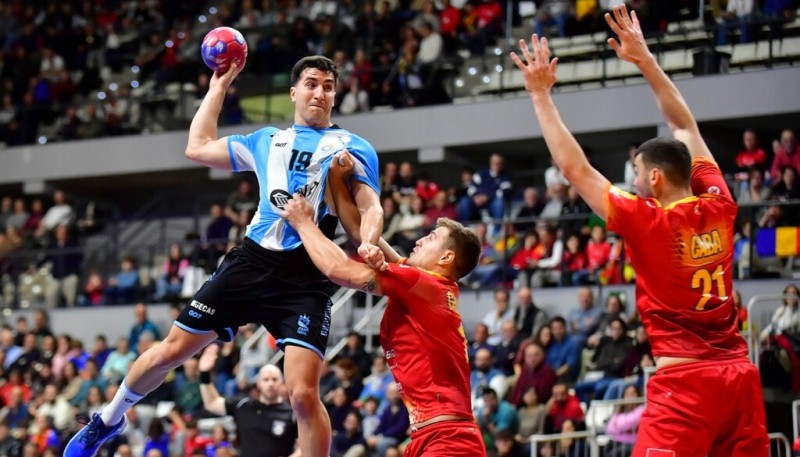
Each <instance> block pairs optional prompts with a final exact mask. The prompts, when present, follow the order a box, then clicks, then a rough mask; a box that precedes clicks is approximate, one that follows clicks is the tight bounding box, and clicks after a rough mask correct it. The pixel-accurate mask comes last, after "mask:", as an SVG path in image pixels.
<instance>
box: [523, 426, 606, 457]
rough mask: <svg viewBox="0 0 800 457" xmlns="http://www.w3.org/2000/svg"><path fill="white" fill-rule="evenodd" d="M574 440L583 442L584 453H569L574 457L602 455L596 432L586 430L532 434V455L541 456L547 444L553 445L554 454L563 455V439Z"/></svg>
mask: <svg viewBox="0 0 800 457" xmlns="http://www.w3.org/2000/svg"><path fill="white" fill-rule="evenodd" d="M568 439H571V440H573V441H572V443H573V444H576V443H581V442H582V443H583V454H582V455H576V454H569V455H572V456H574V457H597V456H599V455H600V450H599V448H598V447H597V438H596V437H595V435H594V433H592V432H590V431H584V432H571V433H557V434H553V435H533V436H531V457H539V456H540V453H539V451H540V450H541V449H543V448H544V447H545V446H553V447H554V448H553V453H552V455H554V456H555V455H563V451H564V450H563V449H561V440H568Z"/></svg>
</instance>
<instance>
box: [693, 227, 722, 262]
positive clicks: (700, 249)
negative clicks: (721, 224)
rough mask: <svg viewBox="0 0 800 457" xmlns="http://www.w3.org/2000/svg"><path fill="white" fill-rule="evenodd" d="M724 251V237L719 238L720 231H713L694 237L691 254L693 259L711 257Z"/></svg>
mask: <svg viewBox="0 0 800 457" xmlns="http://www.w3.org/2000/svg"><path fill="white" fill-rule="evenodd" d="M722 251H723V248H722V237H720V236H719V231H717V230H712V231H711V232H710V233H701V234H699V235H694V236H692V244H691V251H690V254H691V256H692V258H693V259H702V258H705V257H711V256H712V255H716V254H719V253H720V252H722Z"/></svg>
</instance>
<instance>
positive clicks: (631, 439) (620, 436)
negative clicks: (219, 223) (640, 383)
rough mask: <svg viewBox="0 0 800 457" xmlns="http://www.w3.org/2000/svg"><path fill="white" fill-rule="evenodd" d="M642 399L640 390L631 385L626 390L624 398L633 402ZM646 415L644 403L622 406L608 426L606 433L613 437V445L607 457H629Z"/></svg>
mask: <svg viewBox="0 0 800 457" xmlns="http://www.w3.org/2000/svg"><path fill="white" fill-rule="evenodd" d="M639 397H641V393H640V392H639V389H638V388H637V387H636V386H634V385H630V386H628V387H626V388H625V392H624V393H623V394H622V398H623V399H625V400H633V399H634V398H639ZM642 413H644V401H642V403H641V404H628V405H620V406H619V407H618V409H617V411H616V412H615V413H614V414H613V415H612V416H611V419H609V421H608V425H606V433H608V434H609V435H611V440H612V441H611V445H610V449H609V451H608V453H607V454H606V457H628V456H629V455H631V452H633V445H634V443H636V432H637V430H638V428H639V421H640V420H641V418H642Z"/></svg>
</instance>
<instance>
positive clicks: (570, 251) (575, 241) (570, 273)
mask: <svg viewBox="0 0 800 457" xmlns="http://www.w3.org/2000/svg"><path fill="white" fill-rule="evenodd" d="M563 266H564V271H565V272H566V274H564V275H561V281H562V285H565V286H576V285H579V284H586V282H587V279H588V278H589V270H588V269H587V267H588V261H587V260H586V252H584V249H582V248H581V239H580V238H579V237H578V235H575V234H572V235H570V236H569V238H567V249H566V251H564V260H563Z"/></svg>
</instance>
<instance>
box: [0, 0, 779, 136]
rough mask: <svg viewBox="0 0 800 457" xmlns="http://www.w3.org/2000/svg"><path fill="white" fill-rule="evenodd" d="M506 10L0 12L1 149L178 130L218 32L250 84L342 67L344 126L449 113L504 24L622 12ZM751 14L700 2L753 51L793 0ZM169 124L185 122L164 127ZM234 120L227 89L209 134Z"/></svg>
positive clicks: (383, 6)
mask: <svg viewBox="0 0 800 457" xmlns="http://www.w3.org/2000/svg"><path fill="white" fill-rule="evenodd" d="M511 3H512V5H513V6H512V11H511V12H507V11H505V9H506V8H507V4H508V3H507V2H505V1H500V0H469V1H465V0H438V1H434V0H416V1H396V0H392V1H389V0H344V1H321V2H315V1H311V0H265V1H260V2H256V1H253V0H229V1H225V2H221V3H219V4H216V2H205V1H194V2H171V1H160V0H103V1H97V2H85V1H84V2H81V1H77V0H71V1H55V0H43V1H36V2H23V1H21V0H14V1H9V2H4V3H3V4H2V5H0V31H1V32H0V139H2V140H3V142H4V143H5V144H7V145H10V146H13V145H20V144H32V143H36V142H40V143H44V142H50V141H59V140H72V139H88V138H97V137H100V136H107V135H121V134H135V133H138V132H140V131H145V132H150V131H160V130H163V129H165V128H183V127H185V121H186V120H187V119H189V118H190V117H191V113H189V112H186V111H187V109H186V106H196V105H191V104H189V105H187V104H186V103H184V100H183V99H182V98H181V99H180V100H178V99H177V98H170V97H171V95H172V94H174V93H175V92H181V91H184V90H187V91H188V92H189V93H190V94H191V95H190V98H192V97H196V98H198V99H199V98H202V97H203V96H204V94H205V92H206V91H207V89H208V81H209V72H208V70H207V69H206V68H205V67H203V66H202V64H201V63H200V59H199V43H200V41H201V38H202V36H203V34H204V33H205V32H207V31H208V30H210V29H211V28H212V27H215V26H223V25H225V26H232V27H236V28H239V29H241V30H242V31H243V32H244V35H245V38H246V40H247V41H248V44H249V50H250V52H249V55H250V57H249V60H248V64H247V70H246V72H248V73H249V72H252V73H253V74H255V75H263V74H265V73H267V74H286V73H288V71H289V70H290V69H291V66H292V65H293V64H294V62H295V61H296V60H297V59H299V58H300V57H303V56H306V55H309V54H322V55H325V56H328V57H330V58H332V59H334V61H335V62H337V64H339V66H340V67H341V69H342V75H341V78H340V81H339V85H338V87H337V100H336V102H337V103H336V107H337V108H336V109H337V110H339V111H340V112H341V113H345V114H348V113H354V112H359V111H367V110H369V109H370V108H371V107H375V106H393V107H408V106H420V105H428V104H436V103H446V102H449V100H450V97H451V95H452V94H449V93H448V91H447V90H445V83H444V81H445V79H446V78H448V77H450V76H452V75H453V74H454V73H453V71H454V70H457V67H458V65H459V64H460V62H461V59H462V57H460V56H463V55H483V54H484V52H485V50H486V49H487V47H488V46H491V45H493V44H495V43H496V41H497V39H498V37H501V36H504V34H505V31H504V30H505V27H506V25H507V24H506V17H507V14H508V13H510V14H511V18H512V25H513V26H522V29H523V30H526V33H528V31H533V30H535V31H537V32H538V33H540V34H542V33H544V34H545V35H549V36H554V35H560V36H567V35H574V34H579V33H588V32H594V31H602V30H605V25H604V23H603V21H602V20H601V15H602V13H603V12H605V11H607V10H609V9H610V8H612V7H613V6H614V5H616V4H619V3H624V2H621V1H614V0H612V1H609V0H538V1H536V2H533V3H535V5H536V7H537V8H536V13H535V16H534V23H533V24H532V26H528V25H527V24H528V22H527V21H522V20H521V18H520V11H519V5H518V3H520V2H511ZM627 3H628V4H629V6H631V7H632V8H634V9H636V10H637V11H638V12H639V17H640V18H641V19H642V23H643V26H644V28H645V29H646V30H647V31H648V32H654V33H663V32H664V31H665V30H666V25H667V23H668V22H670V21H674V20H676V19H678V14H679V11H686V10H688V11H690V15H692V16H693V17H698V14H699V13H698V12H697V2H693V1H689V0H683V1H680V2H660V1H653V0H631V1H628V2H627ZM742 3H744V4H746V5H748V6H746V7H744V6H740V4H742ZM755 3H756V2H734V1H729V2H725V1H723V0H714V1H712V2H711V5H710V6H709V7H710V8H711V10H712V11H713V14H714V17H715V21H716V22H715V24H716V23H718V24H719V33H718V41H719V42H720V43H724V42H727V40H728V33H726V32H727V31H728V29H730V28H735V27H738V26H740V25H741V33H740V39H741V41H743V42H746V41H749V40H752V39H753V36H754V33H753V32H752V30H751V29H752V28H753V25H752V20H754V19H753V18H756V17H762V16H764V17H769V18H784V19H787V20H788V19H790V18H791V17H792V15H793V14H794V2H793V1H791V0H764V1H762V2H760V3H761V4H762V5H761V7H760V9H758V7H757V6H755ZM757 11H759V12H758V13H757ZM529 29H532V30H529ZM459 51H461V52H459ZM257 81H258V82H257V83H256V82H255V80H254V84H256V85H258V84H263V78H261V79H258V80H257ZM267 90H268V87H263V89H262V90H261V91H260V92H259V93H258V95H263V94H264V93H266V92H267ZM251 92H252V90H251ZM165 94H168V95H169V96H168V97H166V98H165V97H163V96H164V95H165ZM165 100H166V102H165ZM173 105H174V106H173ZM165 106H166V107H165ZM164 110H166V111H167V112H169V114H166V115H165V114H164ZM170 110H172V112H170ZM176 113H177V114H176ZM165 116H166V117H165ZM176 117H177V118H178V119H179V120H180V121H183V123H181V122H171V121H170V119H174V118H176ZM243 121H245V118H244V111H243V109H242V107H241V104H240V92H239V89H237V87H236V86H233V87H232V88H231V89H230V91H229V93H228V94H227V96H226V100H225V102H224V104H223V110H222V114H221V116H220V122H221V123H223V124H238V123H241V122H243Z"/></svg>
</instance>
